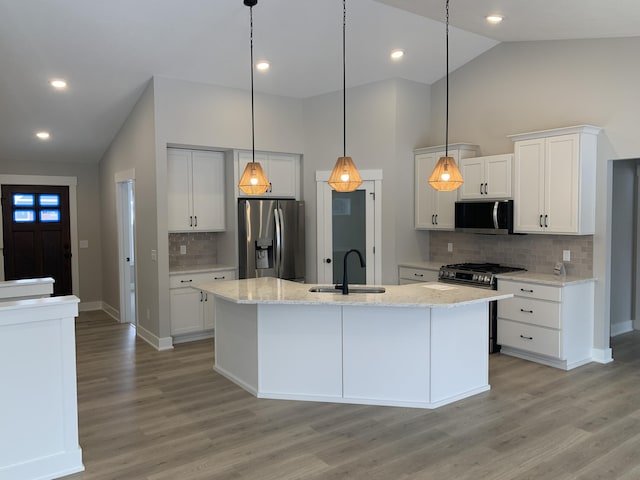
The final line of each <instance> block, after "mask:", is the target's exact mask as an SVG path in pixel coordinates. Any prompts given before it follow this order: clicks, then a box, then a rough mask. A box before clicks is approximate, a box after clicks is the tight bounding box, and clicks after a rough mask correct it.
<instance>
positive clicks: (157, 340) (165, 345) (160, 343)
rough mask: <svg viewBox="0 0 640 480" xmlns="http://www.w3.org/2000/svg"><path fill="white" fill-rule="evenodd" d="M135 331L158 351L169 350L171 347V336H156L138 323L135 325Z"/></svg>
mask: <svg viewBox="0 0 640 480" xmlns="http://www.w3.org/2000/svg"><path fill="white" fill-rule="evenodd" d="M136 333H137V334H138V337H140V338H141V339H142V340H144V341H145V342H147V343H148V344H149V345H151V346H152V347H153V348H155V349H156V350H158V351H163V350H171V349H172V348H173V339H172V338H171V337H162V338H161V337H157V336H156V335H154V334H153V333H151V332H150V331H149V330H147V329H146V328H144V327H142V326H140V325H137V326H136Z"/></svg>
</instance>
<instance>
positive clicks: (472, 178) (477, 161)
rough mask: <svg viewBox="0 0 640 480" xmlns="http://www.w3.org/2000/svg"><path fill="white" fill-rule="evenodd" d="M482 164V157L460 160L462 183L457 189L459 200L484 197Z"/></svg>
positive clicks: (483, 163)
mask: <svg viewBox="0 0 640 480" xmlns="http://www.w3.org/2000/svg"><path fill="white" fill-rule="evenodd" d="M484 165H485V162H484V160H483V159H482V157H476V158H465V159H462V160H460V173H462V178H463V179H464V183H463V184H462V185H461V186H460V188H459V189H458V198H459V199H460V200H474V199H478V198H484V197H486V195H485V194H484V182H485V180H484Z"/></svg>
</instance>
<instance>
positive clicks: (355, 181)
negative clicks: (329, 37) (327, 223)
mask: <svg viewBox="0 0 640 480" xmlns="http://www.w3.org/2000/svg"><path fill="white" fill-rule="evenodd" d="M346 27H347V5H346V0H342V142H343V143H342V152H343V153H342V157H339V158H338V160H337V161H336V164H335V166H334V167H333V171H332V172H331V175H330V176H329V186H330V187H331V188H333V189H334V190H336V191H338V192H353V191H354V190H356V189H357V188H358V187H359V186H360V184H361V183H362V178H360V174H359V173H358V169H357V168H356V165H355V164H354V163H353V160H352V159H351V157H347V73H346V70H347V67H346V60H345V58H346V48H345V44H346V35H345V32H346Z"/></svg>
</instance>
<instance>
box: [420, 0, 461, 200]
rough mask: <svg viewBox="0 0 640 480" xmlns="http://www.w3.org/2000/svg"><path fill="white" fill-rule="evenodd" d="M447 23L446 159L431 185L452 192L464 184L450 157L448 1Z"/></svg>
mask: <svg viewBox="0 0 640 480" xmlns="http://www.w3.org/2000/svg"><path fill="white" fill-rule="evenodd" d="M446 8H447V19H446V20H447V21H446V27H447V28H446V37H445V38H446V51H447V73H446V76H447V77H446V78H447V80H446V81H447V89H446V90H447V94H446V105H447V107H446V110H447V111H446V115H445V119H446V120H445V146H444V151H445V153H444V157H440V159H439V160H438V163H436V166H435V168H434V169H433V172H432V173H431V176H430V177H429V185H431V186H432V187H433V188H435V189H436V190H441V191H451V190H455V189H457V188H458V187H459V186H460V185H462V184H463V183H464V179H463V178H462V174H461V173H460V170H459V169H458V166H457V165H456V161H455V160H454V159H453V157H450V156H449V0H447V7H446Z"/></svg>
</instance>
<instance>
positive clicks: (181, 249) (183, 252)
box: [180, 245, 187, 255]
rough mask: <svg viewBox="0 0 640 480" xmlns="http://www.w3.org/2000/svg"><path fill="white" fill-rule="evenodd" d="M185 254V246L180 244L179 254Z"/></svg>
mask: <svg viewBox="0 0 640 480" xmlns="http://www.w3.org/2000/svg"><path fill="white" fill-rule="evenodd" d="M186 254H187V246H186V245H180V255H186Z"/></svg>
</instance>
